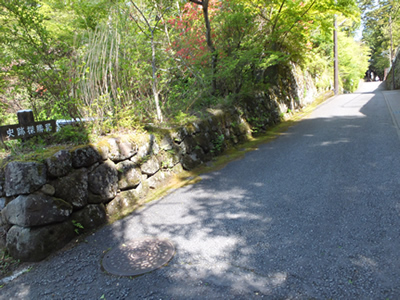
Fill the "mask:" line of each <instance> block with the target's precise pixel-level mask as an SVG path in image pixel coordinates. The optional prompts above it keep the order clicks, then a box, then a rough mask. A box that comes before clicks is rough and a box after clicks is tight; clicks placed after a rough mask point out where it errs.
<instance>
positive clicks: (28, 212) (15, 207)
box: [2, 194, 72, 227]
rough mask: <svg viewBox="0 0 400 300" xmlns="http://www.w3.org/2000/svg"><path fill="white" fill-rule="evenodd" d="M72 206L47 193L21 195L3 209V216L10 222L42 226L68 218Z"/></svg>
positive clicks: (25, 225)
mask: <svg viewBox="0 0 400 300" xmlns="http://www.w3.org/2000/svg"><path fill="white" fill-rule="evenodd" d="M71 213H72V206H71V205H70V204H69V203H67V202H65V201H64V200H61V199H58V198H53V197H50V196H47V195H40V194H31V195H20V196H18V197H17V198H15V199H14V200H12V201H11V202H10V203H8V204H7V206H6V207H5V208H4V209H3V211H2V214H3V217H4V218H5V219H6V221H7V222H8V223H9V224H13V225H19V226H24V227H28V226H40V225H45V224H51V223H56V222H62V221H64V220H66V219H67V218H68V217H69V215H70V214H71Z"/></svg>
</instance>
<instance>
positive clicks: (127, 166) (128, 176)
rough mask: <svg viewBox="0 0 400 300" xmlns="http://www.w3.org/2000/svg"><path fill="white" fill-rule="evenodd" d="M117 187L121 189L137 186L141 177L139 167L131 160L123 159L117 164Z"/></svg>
mask: <svg viewBox="0 0 400 300" xmlns="http://www.w3.org/2000/svg"><path fill="white" fill-rule="evenodd" d="M117 170H118V187H119V189H121V190H126V189H131V188H134V187H137V186H138V185H139V183H140V181H141V179H142V172H141V170H140V168H139V167H138V166H137V165H136V164H135V163H133V162H131V161H123V162H120V163H118V164H117Z"/></svg>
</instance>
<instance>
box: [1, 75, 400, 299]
mask: <svg viewBox="0 0 400 300" xmlns="http://www.w3.org/2000/svg"><path fill="white" fill-rule="evenodd" d="M379 84H380V83H375V82H372V83H365V84H364V85H363V86H362V87H361V88H360V90H359V91H358V92H357V93H354V94H346V95H340V96H337V97H334V98H332V99H330V100H328V101H327V102H325V103H324V104H322V105H321V106H319V107H318V108H317V109H316V110H315V111H314V112H313V113H312V114H311V115H310V116H309V117H307V118H306V119H304V120H302V121H301V122H299V123H298V124H297V125H295V126H293V127H291V128H290V129H289V130H288V131H287V132H286V133H285V134H283V135H282V136H280V137H279V138H277V139H276V140H274V141H272V142H270V143H268V144H265V145H262V146H260V147H259V149H258V150H256V151H253V152H249V153H247V154H246V156H245V158H244V159H241V160H238V161H234V162H231V163H230V164H228V165H227V166H226V167H225V168H224V169H222V170H220V171H217V172H213V173H208V174H205V175H203V176H202V181H201V182H199V183H197V184H195V185H191V186H187V187H184V188H181V189H179V190H176V191H174V192H173V193H171V194H170V195H168V196H167V197H165V198H163V199H161V200H158V201H153V202H151V203H150V204H148V205H147V206H146V207H144V208H142V209H140V210H138V211H137V212H135V213H134V214H132V215H130V216H129V217H127V218H125V219H123V220H120V221H118V222H116V223H114V224H113V225H111V226H107V227H104V228H102V229H101V230H99V231H98V232H96V233H95V234H93V235H91V236H89V237H87V242H86V243H82V244H79V245H78V246H76V247H74V248H72V249H69V250H66V251H62V252H61V253H58V254H57V255H55V256H53V257H52V258H51V259H48V260H46V261H44V262H42V263H40V264H37V265H35V266H34V268H33V269H32V270H31V271H30V272H28V273H26V274H24V275H22V276H20V277H18V278H17V279H15V280H13V281H11V282H9V283H7V284H6V285H5V286H4V287H3V288H1V289H0V299H7V300H8V299H41V300H42V299H108V300H110V299H259V298H266V299H400V176H399V172H400V138H399V128H398V126H399V125H398V124H400V122H398V120H397V119H398V117H400V92H390V91H383V90H382V88H381V87H380V86H379ZM144 236H150V237H159V238H166V239H168V240H169V241H171V242H172V243H173V244H174V245H175V247H176V254H175V256H174V257H173V258H172V260H171V261H170V262H169V263H168V265H166V266H164V267H163V268H161V269H158V270H156V271H153V272H151V273H147V274H145V275H142V276H139V277H133V278H130V277H118V276H114V275H109V274H107V273H106V272H104V271H102V269H101V267H100V265H101V264H100V262H101V259H102V256H103V253H104V252H105V251H107V250H108V249H110V248H114V247H115V246H117V245H120V244H121V243H124V242H127V241H129V240H132V239H136V238H140V237H144Z"/></svg>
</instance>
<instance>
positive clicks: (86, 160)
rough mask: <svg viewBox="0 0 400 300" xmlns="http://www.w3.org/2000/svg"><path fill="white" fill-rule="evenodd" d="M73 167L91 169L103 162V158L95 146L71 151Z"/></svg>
mask: <svg viewBox="0 0 400 300" xmlns="http://www.w3.org/2000/svg"><path fill="white" fill-rule="evenodd" d="M71 155H72V166H73V167H74V168H76V169H78V168H82V167H90V166H91V165H94V164H95V163H97V162H100V161H102V156H101V155H100V153H99V152H98V151H97V150H96V149H95V148H94V147H93V146H90V145H88V146H84V147H79V148H76V149H74V150H71Z"/></svg>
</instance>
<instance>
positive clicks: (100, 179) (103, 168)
mask: <svg viewBox="0 0 400 300" xmlns="http://www.w3.org/2000/svg"><path fill="white" fill-rule="evenodd" d="M89 190H90V191H91V192H92V193H93V194H96V195H100V196H101V197H102V198H103V199H106V200H110V199H112V198H114V197H115V196H116V195H117V190H118V172H117V168H116V166H115V164H114V163H113V162H112V161H111V160H108V161H106V162H105V163H104V164H101V165H100V166H98V167H97V168H96V169H94V171H93V172H91V173H90V174H89Z"/></svg>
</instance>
